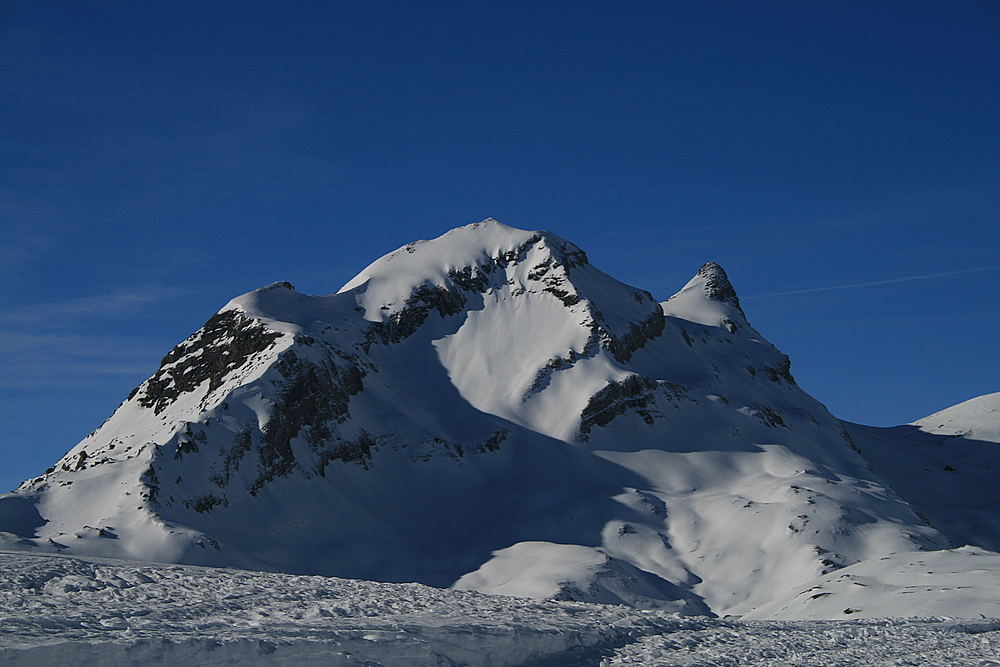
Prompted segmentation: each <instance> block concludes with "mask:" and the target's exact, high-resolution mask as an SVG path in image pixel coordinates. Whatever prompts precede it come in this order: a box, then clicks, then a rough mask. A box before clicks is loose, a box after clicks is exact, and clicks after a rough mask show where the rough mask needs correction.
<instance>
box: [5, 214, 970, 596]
mask: <svg viewBox="0 0 1000 667" xmlns="http://www.w3.org/2000/svg"><path fill="white" fill-rule="evenodd" d="M859 449H860V450H861V451H866V453H867V449H866V448H865V447H861V448H859V447H858V445H857V444H856V442H855V441H854V440H852V436H851V435H850V434H849V433H848V431H847V430H845V425H844V424H842V423H841V422H840V421H839V420H837V419H836V418H835V417H833V416H832V415H830V414H829V412H828V411H827V410H826V409H825V408H824V407H823V406H822V405H821V404H819V403H818V402H817V401H815V400H814V399H813V398H812V397H810V396H809V395H807V394H806V393H805V392H803V391H802V390H801V389H800V388H799V387H798V386H797V385H796V384H795V380H794V378H793V377H792V375H791V373H790V362H789V360H788V358H787V357H786V356H785V355H783V354H782V353H781V352H779V351H778V350H777V349H775V348H774V346H772V345H771V344H770V343H768V342H767V341H766V340H765V339H764V338H763V336H761V334H760V333H758V332H757V331H755V330H754V329H753V327H751V326H750V324H749V323H748V321H747V318H746V315H745V313H744V312H743V310H742V308H741V306H740V303H739V299H738V297H737V295H736V291H735V289H734V288H733V286H732V285H731V284H730V282H729V280H728V278H727V277H726V274H725V272H724V271H723V270H722V268H721V267H719V266H717V265H715V264H712V263H709V264H705V265H704V266H703V267H702V268H701V269H700V270H699V271H698V272H697V274H696V275H695V276H694V277H693V278H692V280H691V281H690V282H689V283H688V284H687V285H685V286H684V287H683V288H682V289H681V290H680V291H679V292H678V293H677V294H676V295H675V296H674V297H672V298H671V299H669V300H668V301H666V302H664V303H662V304H661V303H657V302H656V301H655V300H654V299H653V298H652V296H650V295H649V294H648V293H647V292H645V291H643V290H640V289H636V288H633V287H629V286H627V285H624V284H623V283H621V282H619V281H617V280H615V279H614V278H612V277H610V276H608V275H606V274H604V273H602V272H601V271H600V270H598V269H597V268H596V267H593V266H592V265H591V264H590V263H589V261H588V259H587V257H586V254H585V253H584V252H583V251H582V250H580V249H579V248H577V247H576V246H574V245H572V244H571V243H569V242H568V241H565V240H564V239H561V238H559V237H557V236H555V235H553V234H551V233H548V232H529V231H522V230H517V229H513V228H511V227H507V226H505V225H502V224H500V223H498V222H496V221H495V220H487V221H484V222H482V223H477V224H475V225H468V226H466V227H461V228H458V229H455V230H452V231H451V232H448V233H447V234H445V235H443V236H442V237H440V238H438V239H434V240H431V241H421V242H417V243H413V244H409V245H407V246H404V247H403V248H400V249H399V250H397V251H395V252H393V253H390V254H389V255H386V256H385V257H383V258H381V259H379V260H376V261H375V262H373V263H372V264H371V265H369V266H368V267H367V268H366V269H365V270H364V271H362V272H361V273H360V274H359V275H358V276H357V277H356V278H355V279H353V280H351V281H350V282H348V284H347V285H345V286H344V287H343V288H342V289H341V290H340V291H338V292H337V293H335V294H331V295H327V296H310V295H304V294H300V293H298V292H296V291H295V290H294V288H293V287H292V286H291V285H290V284H288V283H276V284H274V285H270V286H267V287H264V288H261V289H259V290H255V291H253V292H250V293H248V294H245V295H242V296H240V297H237V298H235V299H233V300H232V301H231V302H229V304H227V305H226V306H225V307H223V308H222V310H220V311H219V312H218V313H216V314H215V315H214V316H213V317H212V318H211V319H209V321H208V322H207V323H206V324H205V326H204V327H203V328H202V329H200V330H199V331H198V332H196V333H194V334H192V336H191V337H189V338H188V339H187V340H186V341H184V342H182V343H181V344H180V345H178V346H177V347H176V348H175V349H174V350H172V351H171V352H170V353H168V354H167V356H166V357H164V359H163V361H162V363H161V367H160V369H159V370H158V371H157V372H156V373H155V374H154V375H153V376H152V377H150V378H149V379H148V380H147V381H145V382H144V383H143V384H142V385H141V386H139V387H137V388H136V390H135V391H134V392H132V394H131V395H130V396H129V397H128V398H127V399H126V400H125V401H124V402H123V404H122V406H121V407H120V408H119V409H118V410H117V411H116V412H115V413H114V414H113V415H112V416H111V417H110V418H109V419H108V420H107V421H106V422H105V423H104V424H103V425H102V426H101V427H100V428H98V429H97V430H96V431H94V433H92V434H91V435H90V436H88V437H87V438H85V439H84V440H83V441H82V442H81V443H79V444H78V445H77V446H76V447H74V448H73V449H71V450H70V451H69V452H68V453H67V454H66V456H64V457H63V458H62V460H60V461H59V462H57V464H56V465H55V466H53V468H52V469H50V470H49V471H47V472H46V473H45V474H43V475H41V476H40V477H38V478H36V479H33V480H28V481H27V482H25V483H24V484H23V485H22V486H21V487H20V488H19V489H18V490H17V491H16V492H15V493H13V494H8V495H6V496H0V545H5V548H10V549H29V550H34V551H45V552H57V553H68V554H75V555H85V556H98V557H115V558H132V559H138V560H145V561H159V562H173V563H187V564H194V565H211V566H226V567H244V568H252V569H258V570H268V571H283V572H293V573H298V574H322V575H334V576H343V577H352V578H360V579H369V580H375V581H386V582H409V581H419V582H422V583H425V584H431V585H435V586H442V587H446V586H453V585H454V586H457V587H461V588H475V589H477V590H480V591H483V592H507V591H516V592H517V593H518V594H519V595H524V596H527V597H533V598H540V599H542V598H548V597H558V598H561V599H581V600H594V601H605V602H617V601H624V602H628V603H629V604H633V605H636V606H640V607H649V608H658V609H669V610H676V611H679V612H683V613H687V614H701V613H706V612H709V613H713V614H717V615H724V614H744V613H747V612H750V611H751V610H753V609H754V608H756V607H759V606H760V605H763V604H766V603H768V602H770V601H771V600H774V599H776V598H778V597H779V596H781V595H783V594H785V593H786V592H788V591H790V590H792V589H794V588H795V587H796V586H799V585H801V584H804V583H807V582H809V581H812V580H813V579H814V578H816V577H817V576H822V575H824V574H828V573H830V572H833V571H834V570H836V569H838V568H841V567H844V566H849V565H852V564H854V563H858V562H860V561H865V560H870V559H873V558H878V557H882V556H885V555H887V554H889V553H894V552H906V551H914V550H922V549H942V548H947V547H949V546H951V544H950V543H949V541H948V539H947V538H946V537H945V535H944V534H942V532H941V531H943V530H945V528H943V527H941V526H943V525H944V524H943V523H941V522H940V521H938V522H932V523H934V525H935V526H937V527H938V528H940V530H938V529H937V528H935V527H931V526H929V525H927V523H926V522H925V521H924V520H923V519H922V518H921V514H920V513H919V511H915V510H914V508H913V505H914V504H916V503H915V501H913V500H912V496H911V495H905V494H904V497H905V499H904V498H901V497H900V496H899V495H897V492H896V490H895V489H894V488H893V484H889V483H887V482H886V481H885V480H886V479H887V477H886V476H880V475H881V473H880V467H879V465H878V463H877V462H876V465H875V472H873V471H872V470H871V468H870V464H869V460H875V458H877V456H874V458H873V457H869V460H866V459H865V458H863V457H862V456H861V454H860V453H859ZM876 473H879V474H876ZM886 474H888V475H890V476H891V471H889V472H887V473H886ZM907 500H909V501H910V502H907ZM924 515H925V516H926V515H927V514H926V511H925V512H924ZM945 518H946V517H945ZM939 524H940V525H939ZM969 530H971V528H970V529H969ZM526 559H527V560H530V561H531V562H532V567H523V566H522V565H520V564H519V563H524V562H525V560H526Z"/></svg>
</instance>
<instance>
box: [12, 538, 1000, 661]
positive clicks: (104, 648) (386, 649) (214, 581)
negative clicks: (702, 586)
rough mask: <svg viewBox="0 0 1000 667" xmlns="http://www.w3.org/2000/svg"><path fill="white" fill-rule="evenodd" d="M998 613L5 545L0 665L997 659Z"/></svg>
mask: <svg viewBox="0 0 1000 667" xmlns="http://www.w3.org/2000/svg"><path fill="white" fill-rule="evenodd" d="M998 649H1000V620H998V619H993V620H990V619H980V620H971V619H967V620H956V619H945V618H922V619H909V620H900V619H896V620H887V619H881V620H879V619H866V620H852V621H798V622H791V621H738V620H720V619H709V618H706V617H694V616H688V617H682V616H678V615H676V614H672V613H668V612H664V611H660V610H637V609H633V608H629V607H623V606H610V605H595V604H586V603H581V602H556V601H535V600H527V599H522V598H512V597H505V596H499V595H485V594H482V593H476V592H471V591H453V590H445V589H438V588H432V587H429V586H423V585H420V584H385V583H374V582H369V581H356V580H347V579H337V578H330V577H320V576H296V575H285V574H275V573H262V572H252V571H246V570H231V569H213V568H199V567H192V566H183V565H165V564H154V563H141V562H134V561H116V560H111V559H97V558H90V559H81V558H72V557H68V556H57V555H46V554H29V553H23V552H10V551H4V552H0V665H55V664H61V665H134V664H142V665H236V664H239V665H333V666H340V665H344V666H348V665H350V666H360V665H367V666H368V667H377V666H378V665H385V666H386V667H388V666H394V665H404V666H406V667H410V666H418V667H419V666H422V665H470V666H471V665H483V666H487V665H489V666H492V667H496V666H500V665H536V666H538V667H543V666H547V665H548V666H553V667H555V666H570V665H574V666H575V665H580V666H586V665H593V666H595V667H596V666H598V665H600V666H602V667H612V666H618V665H650V666H657V665H659V666H667V665H691V666H694V665H706V666H707V665H713V666H722V665H748V666H753V665H761V666H763V665H796V666H806V665H816V666H819V665H823V666H825V667H829V666H831V665H925V666H934V665H949V666H952V665H978V666H980V667H986V666H989V665H994V666H998V665H1000V650H998Z"/></svg>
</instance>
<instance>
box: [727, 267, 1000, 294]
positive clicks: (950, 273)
mask: <svg viewBox="0 0 1000 667" xmlns="http://www.w3.org/2000/svg"><path fill="white" fill-rule="evenodd" d="M997 269H1000V266H986V267H982V268H979V269H963V270H961V271H945V272H944V273H928V274H925V275H922V276H907V277H905V278H890V279H889V280H875V281H873V282H870V283H855V284H853V285H833V286H831V287H811V288H809V289H799V290H793V291H791V292H770V293H769V294H754V295H753V296H747V297H742V296H741V297H740V298H741V299H743V300H746V299H763V298H764V297H768V296H790V295H792V294H812V293H813V292H830V291H832V290H840V289H857V288H859V287H874V286H876V285H889V284H892V283H908V282H910V281H913V280H929V279H931V278H944V277H946V276H958V275H962V274H964V273H978V272H980V271H996V270H997Z"/></svg>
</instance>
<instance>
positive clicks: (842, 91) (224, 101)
mask: <svg viewBox="0 0 1000 667" xmlns="http://www.w3.org/2000/svg"><path fill="white" fill-rule="evenodd" d="M998 63H1000V3H998V2H996V1H995V0H982V1H973V0H967V1H963V0H955V1H951V2H943V1H935V2H920V1H918V0H907V1H905V2H880V1H878V0H862V1H859V2H836V1H828V2H799V1H795V2H766V1H764V2H761V1H754V2H750V1H747V2H737V1H735V0H726V1H724V2H711V1H708V2H704V1H697V2H695V1H693V0H692V1H691V2H670V1H667V0H659V1H649V2H645V1H638V0H637V1H632V2H612V1H610V0H609V1H607V2H584V1H575V2H519V1H506V2H406V3H397V2H370V1H364V2H346V1H337V2H333V1H331V2H277V1H274V2H252V1H249V0H239V1H236V0H233V1H229V2H212V1H207V2H206V1H204V0H199V1H197V2H191V1H186V0H170V1H169V2H160V1H156V0H142V1H141V2H124V1H122V2H111V1H100V0H79V1H75V2H60V1H57V0H46V1H45V2H39V1H38V0H4V1H3V2H0V228H2V230H3V233H2V236H0V279H2V284H3V289H2V290H0V394H2V396H0V421H2V424H0V487H2V488H0V491H5V490H7V489H10V488H13V487H14V486H16V485H17V483H19V482H20V481H21V480H23V479H25V478H27V477H31V476H35V475H37V474H39V473H41V472H42V471H43V470H44V469H45V468H47V467H48V466H49V465H51V464H52V463H54V462H55V461H56V459H57V458H58V457H59V456H61V455H62V454H63V453H64V452H65V451H66V450H68V449H69V448H70V447H72V446H73V445H74V444H75V443H76V442H78V441H79V440H80V439H81V438H82V437H84V436H85V435H86V434H87V433H89V432H90V431H91V430H92V429H94V428H96V427H97V426H99V425H100V424H101V422H102V421H103V420H104V419H105V418H106V417H107V416H108V415H110V414H111V412H112V411H113V410H114V408H115V407H116V406H117V405H118V403H119V402H120V401H121V400H123V399H124V398H125V396H126V395H127V394H128V392H129V391H130V390H131V389H132V388H133V387H134V386H136V385H137V384H139V383H140V382H141V381H142V380H143V379H145V378H146V377H148V376H149V375H150V374H151V373H152V372H153V371H154V370H155V369H156V368H157V366H158V363H159V360H160V358H161V357H162V356H163V355H164V354H165V353H166V352H167V351H168V350H169V349H170V348H171V347H172V346H173V345H175V344H176V343H178V342H179V341H181V340H183V339H184V338H185V337H187V335H188V334H190V333H191V332H193V331H194V330H196V329H197V328H198V327H199V326H200V325H201V324H202V323H203V322H204V321H205V320H207V319H208V318H209V317H210V316H211V315H212V313H213V312H215V311H216V310H217V309H218V308H220V307H221V306H223V305H224V304H225V303H226V302H227V301H228V300H229V299H230V298H231V297H233V296H236V295H237V294H240V293H243V292H245V291H248V290H251V289H254V288H256V287H259V286H262V285H265V284H268V283H271V282H274V281H276V280H288V281H290V282H292V283H293V284H294V285H295V286H296V287H297V288H298V289H299V290H300V291H302V292H306V293H313V294H326V293H331V292H334V291H336V290H337V289H338V288H339V287H340V286H341V285H342V284H343V283H344V282H346V281H347V280H348V279H349V278H351V277H352V276H353V275H354V274H355V273H357V272H358V271H359V270H360V269H362V268H363V267H364V266H365V265H367V264H368V263H369V262H370V261H372V260H374V259H375V258H377V257H379V256H381V255H382V254H384V253H386V252H389V251H391V250H393V249H395V248H397V247H399V246H401V245H403V244H405V243H407V242H409V241H412V240H416V239H420V238H432V237H435V236H438V235H440V234H441V233H443V232H445V231H446V230H448V229H449V228H451V227H455V226H458V225H462V224H466V223H469V222H476V221H479V220H481V219H483V218H486V217H489V216H493V217H495V218H497V219H499V220H500V221H502V222H504V223H506V224H509V225H512V226H515V227H520V228H525V229H548V230H551V231H554V232H556V233H557V234H559V235H561V236H563V237H565V238H567V239H569V240H571V241H573V242H575V243H576V244H577V245H579V246H580V247H582V248H583V249H584V250H586V251H587V252H588V254H589V255H590V257H591V261H592V262H593V263H594V264H595V265H596V266H598V267H599V268H601V269H603V270H604V271H606V272H607V273H610V274H611V275H613V276H615V277H617V278H619V279H620V280H623V281H625V282H627V283H630V284H633V285H636V286H638V287H642V288H645V289H647V290H649V291H651V292H652V293H653V294H654V295H655V296H657V297H658V298H660V299H665V298H667V297H669V296H670V295H671V294H673V293H674V292H675V291H676V290H677V289H679V288H680V287H681V286H683V285H684V283H685V282H686V281H687V280H688V279H689V278H690V277H691V275H693V273H694V272H695V271H696V270H697V269H698V267H699V266H701V264H702V263H704V262H706V261H715V262H718V263H719V264H721V265H722V266H723V267H725V268H726V270H727V271H728V273H729V275H730V278H731V279H732V281H733V283H734V284H735V286H736V289H737V291H738V293H739V294H740V296H741V299H742V300H743V304H744V308H745V310H746V311H747V314H748V316H749V319H750V321H751V323H752V324H754V326H755V327H756V328H757V329H758V330H759V331H761V332H762V333H763V334H764V335H765V336H766V337H767V338H768V339H770V340H771V341H772V342H773V343H775V344H776V345H777V346H778V347H779V348H780V349H782V350H783V351H785V352H786V353H788V354H789V355H790V356H791V358H792V371H793V373H794V374H795V375H796V377H797V379H798V380H799V384H800V385H802V386H803V387H804V388H805V389H806V390H807V391H809V392H810V393H812V394H813V395H814V396H815V397H816V398H818V399H819V400H820V401H822V402H823V403H825V404H826V405H827V407H829V408H830V410H831V411H832V412H833V413H834V414H836V415H837V416H839V417H841V418H844V419H848V420H852V421H858V422H862V423H866V424H875V425H890V424H897V423H904V422H908V421H911V420H914V419H917V418H919V417H922V416H925V415H926V414H929V413H931V412H934V411H936V410H938V409H941V408H944V407H947V406H949V405H952V404H954V403H957V402H960V401H962V400H965V399H968V398H971V397H973V396H976V395H980V394H984V393H989V392H994V391H1000V372H998V371H1000V352H998V350H1000V307H998V304H1000V298H998V292H1000V290H998V286H1000V166H998V164H1000V131H998V128H1000V122H998V120H1000V75H998Z"/></svg>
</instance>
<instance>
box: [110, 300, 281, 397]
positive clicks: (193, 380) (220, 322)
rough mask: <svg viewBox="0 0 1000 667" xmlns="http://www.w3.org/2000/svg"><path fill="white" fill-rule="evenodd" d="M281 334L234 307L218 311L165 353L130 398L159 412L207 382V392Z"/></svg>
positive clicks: (216, 386) (267, 346)
mask: <svg viewBox="0 0 1000 667" xmlns="http://www.w3.org/2000/svg"><path fill="white" fill-rule="evenodd" d="M279 336H280V334H278V333H277V332H274V331H268V330H267V329H266V328H265V327H263V326H261V324H260V323H259V322H257V321H255V320H253V319H251V318H249V317H245V316H243V315H241V314H240V313H238V312H236V311H232V310H227V311H223V312H219V313H216V314H215V315H213V316H212V318H211V319H210V320H208V322H206V323H205V326H203V327H202V328H201V329H199V330H198V331H197V332H195V333H194V334H192V335H191V337H190V338H188V339H187V340H186V341H184V342H183V343H181V344H180V345H178V346H177V347H175V348H174V349H173V350H171V351H170V353H169V354H168V355H167V356H165V357H163V360H162V361H161V362H160V369H159V370H158V371H156V373H154V374H153V377H151V378H149V379H148V380H146V381H145V382H144V383H142V384H141V385H140V386H138V387H136V388H135V389H134V390H133V391H132V393H131V394H129V398H132V397H133V396H136V397H137V400H138V402H139V405H141V406H143V407H144V408H152V409H153V412H154V413H156V414H160V413H161V412H163V411H164V410H166V409H167V408H168V407H170V405H171V404H172V403H173V402H174V401H175V400H177V398H178V397H179V396H180V395H181V394H183V393H187V392H192V391H194V390H195V389H197V388H198V387H200V386H201V385H202V384H203V383H205V382H208V392H209V393H211V392H212V391H213V390H215V389H216V388H218V387H219V386H220V385H221V384H222V382H223V380H224V379H225V378H226V376H227V375H228V374H229V373H230V372H231V371H233V370H235V369H237V368H240V367H241V366H243V365H244V364H246V363H247V361H248V360H250V359H251V358H252V357H253V356H254V355H256V354H259V353H260V352H263V351H264V350H266V349H267V348H269V347H270V346H271V344H272V343H274V341H275V339H277V338H278V337H279Z"/></svg>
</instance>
